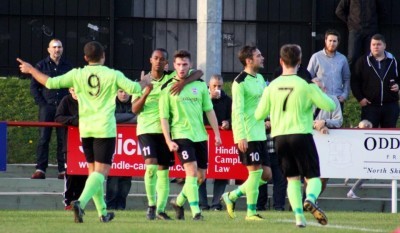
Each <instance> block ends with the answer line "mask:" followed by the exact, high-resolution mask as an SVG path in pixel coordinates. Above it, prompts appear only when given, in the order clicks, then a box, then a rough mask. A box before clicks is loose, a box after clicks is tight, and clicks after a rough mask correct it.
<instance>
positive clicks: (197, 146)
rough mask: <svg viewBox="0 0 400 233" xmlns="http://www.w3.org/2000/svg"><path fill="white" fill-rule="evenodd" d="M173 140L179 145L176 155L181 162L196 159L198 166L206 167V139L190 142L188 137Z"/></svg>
mask: <svg viewBox="0 0 400 233" xmlns="http://www.w3.org/2000/svg"><path fill="white" fill-rule="evenodd" d="M174 142H175V143H176V144H178V146H179V149H178V157H179V160H180V161H181V163H182V164H185V163H188V162H193V161H196V162H197V167H198V168H201V169H207V167H208V150H207V141H202V142H192V141H191V140H189V139H175V140H174Z"/></svg>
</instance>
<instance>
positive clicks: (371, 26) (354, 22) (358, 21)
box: [336, 0, 387, 73]
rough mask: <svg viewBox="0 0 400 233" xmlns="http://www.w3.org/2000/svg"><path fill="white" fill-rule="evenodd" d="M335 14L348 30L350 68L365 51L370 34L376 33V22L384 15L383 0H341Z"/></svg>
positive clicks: (366, 50) (385, 13)
mask: <svg viewBox="0 0 400 233" xmlns="http://www.w3.org/2000/svg"><path fill="white" fill-rule="evenodd" d="M336 15H337V17H339V19H341V20H342V21H343V22H345V23H346V24H347V28H348V30H349V39H348V48H347V49H348V54H347V59H348V61H349V66H350V69H351V71H352V73H353V68H354V67H353V66H354V63H355V62H356V61H357V59H358V58H359V57H360V56H361V54H364V53H367V52H368V48H369V42H370V40H371V37H372V35H374V34H376V33H378V23H379V22H380V21H381V20H382V19H383V18H385V17H386V15H387V12H386V8H385V3H384V0H341V1H340V2H339V4H338V6H337V8H336Z"/></svg>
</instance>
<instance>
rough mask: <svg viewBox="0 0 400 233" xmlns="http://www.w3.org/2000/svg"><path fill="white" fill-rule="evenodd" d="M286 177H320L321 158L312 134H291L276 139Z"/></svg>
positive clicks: (277, 150)
mask: <svg viewBox="0 0 400 233" xmlns="http://www.w3.org/2000/svg"><path fill="white" fill-rule="evenodd" d="M274 142H275V149H276V153H277V154H278V156H279V157H280V158H281V162H282V171H283V173H284V175H285V176H286V177H294V176H304V177H306V178H314V177H319V176H320V175H321V173H320V169H319V157H318V152H317V148H316V146H315V143H314V138H313V136H312V134H290V135H282V136H276V137H275V138H274Z"/></svg>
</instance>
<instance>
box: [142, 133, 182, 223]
mask: <svg viewBox="0 0 400 233" xmlns="http://www.w3.org/2000/svg"><path fill="white" fill-rule="evenodd" d="M138 138H139V143H140V147H141V150H142V154H143V156H144V159H145V164H146V172H145V176H144V181H145V189H146V195H147V200H148V209H147V219H149V220H153V219H155V218H156V217H157V218H158V219H163V220H169V219H170V218H169V216H168V215H166V214H165V206H166V203H167V199H168V196H169V166H171V165H173V163H175V161H174V157H173V154H172V153H171V152H169V150H168V146H167V145H166V144H165V140H164V138H163V136H162V134H143V135H139V137H138ZM160 144H161V145H160ZM156 197H157V198H156ZM156 213H157V216H156ZM160 213H164V214H162V216H161V215H160V216H158V215H159V214H160Z"/></svg>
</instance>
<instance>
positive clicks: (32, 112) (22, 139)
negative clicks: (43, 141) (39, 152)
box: [0, 78, 56, 164]
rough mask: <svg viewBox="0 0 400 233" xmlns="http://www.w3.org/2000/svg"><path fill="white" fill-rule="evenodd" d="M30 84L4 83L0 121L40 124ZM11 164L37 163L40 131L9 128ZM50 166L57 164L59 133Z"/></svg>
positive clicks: (0, 85) (0, 94)
mask: <svg viewBox="0 0 400 233" xmlns="http://www.w3.org/2000/svg"><path fill="white" fill-rule="evenodd" d="M29 84H30V80H28V79H17V78H8V79H1V80H0V90H1V91H0V121H37V119H38V106H37V105H36V104H35V103H34V101H33V97H32V96H31V95H30V91H29ZM7 137H8V148H7V150H8V153H7V154H8V157H7V162H8V163H36V145H37V143H38V139H39V130H38V128H36V127H8V135H7ZM49 163H52V164H56V153H55V133H53V135H52V141H51V145H50V155H49Z"/></svg>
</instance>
